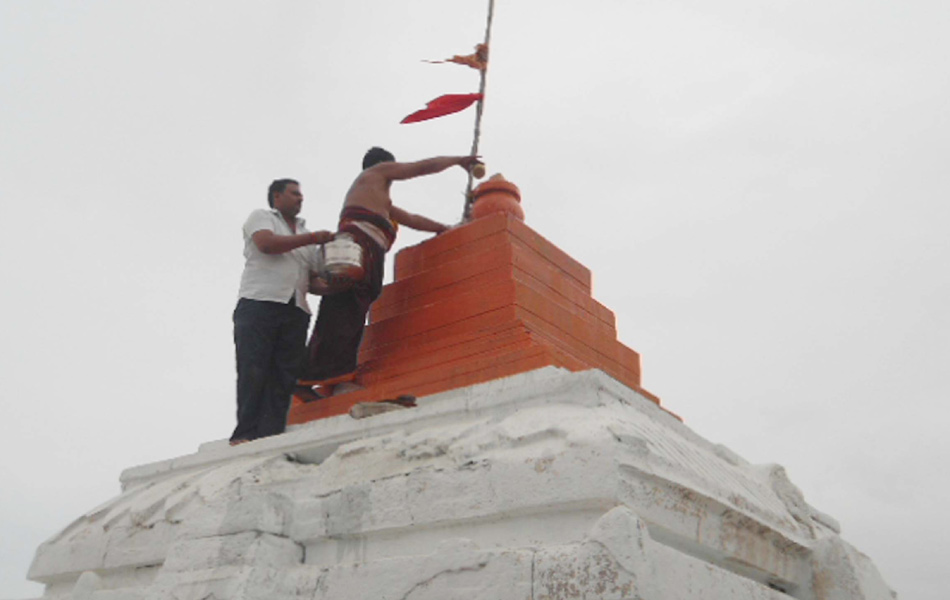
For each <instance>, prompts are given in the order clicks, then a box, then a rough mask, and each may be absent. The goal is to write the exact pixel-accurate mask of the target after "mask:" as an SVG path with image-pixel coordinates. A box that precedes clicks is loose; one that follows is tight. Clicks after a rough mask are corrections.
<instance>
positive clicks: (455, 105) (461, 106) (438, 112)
mask: <svg viewBox="0 0 950 600" xmlns="http://www.w3.org/2000/svg"><path fill="white" fill-rule="evenodd" d="M481 99H482V94H446V95H445V96H439V97H438V98H436V99H435V100H432V101H431V102H429V103H428V104H426V107H425V108H423V109H422V110H417V111H416V112H414V113H412V114H411V115H409V116H408V117H406V118H405V119H403V120H402V121H400V123H417V122H419V121H427V120H429V119H434V118H436V117H444V116H445V115H451V114H452V113H457V112H459V111H460V110H465V109H466V108H468V107H469V106H471V105H472V104H474V103H475V102H477V101H479V100H481Z"/></svg>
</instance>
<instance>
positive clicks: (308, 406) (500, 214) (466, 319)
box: [289, 180, 659, 424]
mask: <svg viewBox="0 0 950 600" xmlns="http://www.w3.org/2000/svg"><path fill="white" fill-rule="evenodd" d="M489 182H491V180H489V181H487V182H485V183H486V184H487V183H489ZM482 185H485V184H482ZM509 185H511V184H509ZM515 189H517V188H515ZM477 192H478V190H477V189H476V193H477ZM476 197H477V196H476ZM493 204H494V205H495V206H494V208H493V210H492V211H487V212H486V211H474V210H473V214H477V215H479V218H475V219H474V220H473V221H471V222H469V223H467V224H465V225H462V226H460V227H457V228H455V229H452V230H450V231H448V232H446V233H443V234H442V235H439V236H437V237H435V238H432V239H429V240H427V241H425V242H423V243H421V244H419V245H417V246H413V247H410V248H406V249H404V250H402V251H400V252H399V253H398V254H397V255H396V260H395V277H394V281H393V283H391V284H389V285H387V286H386V287H385V288H384V289H383V292H382V294H381V295H380V297H379V299H378V300H376V302H375V303H374V304H373V306H372V308H371V310H370V314H369V324H368V325H367V327H366V330H365V333H364V336H363V343H362V346H361V347H360V353H359V368H358V371H357V377H356V381H357V382H358V383H359V384H361V385H362V386H363V389H360V390H356V391H352V392H349V393H345V394H341V395H338V396H333V397H330V398H327V399H324V400H320V401H316V402H311V403H304V402H302V401H300V400H299V399H297V398H295V399H294V402H293V405H292V406H291V410H290V418H289V422H290V423H291V424H300V423H305V422H307V421H312V420H314V419H320V418H325V417H330V416H334V415H339V414H344V413H346V412H347V411H348V410H349V409H350V407H351V406H353V405H354V404H356V403H358V402H371V401H376V400H382V399H385V398H393V397H396V396H398V395H401V394H412V395H415V396H427V395H430V394H434V393H438V392H444V391H447V390H451V389H456V388H461V387H465V386H469V385H473V384H476V383H482V382H485V381H490V380H492V379H497V378H500V377H506V376H509V375H514V374H516V373H521V372H524V371H530V370H533V369H537V368H541V367H544V366H549V365H553V366H558V367H563V368H566V369H568V370H571V371H582V370H586V369H601V370H602V371H604V372H605V373H607V374H608V375H610V376H611V377H613V378H615V379H617V380H618V381H620V382H622V383H623V384H625V385H627V386H628V387H630V388H632V389H634V390H636V391H638V392H639V393H641V394H643V395H644V396H646V397H647V398H650V399H651V400H653V401H654V402H656V403H657V404H659V399H658V398H656V397H655V396H653V395H652V394H650V393H649V392H646V391H645V390H643V389H642V388H641V387H640V356H639V354H637V353H636V352H634V351H633V350H631V349H630V348H628V347H626V346H624V345H623V344H621V343H620V342H619V341H618V340H617V330H616V324H615V319H614V314H613V312H611V311H610V310H609V309H607V308H606V307H605V306H603V305H602V304H600V303H598V302H597V301H596V300H594V298H593V297H592V295H591V274H590V271H589V270H588V269H587V268H586V267H584V266H583V265H581V264H580V263H578V262H577V261H575V260H574V259H573V258H571V257H570V256H568V255H567V254H566V253H564V252H563V251H562V250H560V249H559V248H558V247H557V246H555V245H554V244H552V243H551V242H549V241H548V240H546V239H544V238H543V237H542V236H541V235H539V234H538V233H537V232H535V231H534V230H532V229H531V228H530V227H528V226H527V225H525V224H524V222H523V221H522V219H521V218H520V216H521V215H520V214H518V212H520V205H519V211H507V210H505V209H504V208H503V207H501V205H499V204H498V203H493ZM502 204H503V203H502ZM477 205H478V201H477V202H476V204H475V206H477ZM521 214H523V213H521Z"/></svg>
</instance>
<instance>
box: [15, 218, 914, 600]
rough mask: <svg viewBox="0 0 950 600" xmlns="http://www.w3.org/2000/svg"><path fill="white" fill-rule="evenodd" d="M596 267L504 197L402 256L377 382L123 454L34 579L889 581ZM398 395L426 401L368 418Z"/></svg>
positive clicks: (112, 584)
mask: <svg viewBox="0 0 950 600" xmlns="http://www.w3.org/2000/svg"><path fill="white" fill-rule="evenodd" d="M585 271H586V270H585V269H583V267H581V266H579V265H577V264H576V263H574V262H573V261H572V260H571V259H570V257H567V256H566V255H564V254H563V253H561V252H560V251H559V250H558V249H557V248H556V247H554V246H553V245H551V244H550V242H547V241H546V240H544V239H543V238H541V237H540V236H538V235H537V234H536V233H534V232H533V231H531V230H530V229H528V228H527V226H525V225H524V224H523V223H522V222H521V221H520V220H518V219H515V218H513V217H511V216H510V215H505V214H498V215H495V216H489V217H486V218H483V219H480V220H476V221H475V222H473V223H470V224H468V225H466V226H464V227H460V228H458V229H456V230H453V231H451V232H449V233H447V234H444V235H441V236H439V237H438V238H435V239H434V240H431V241H429V242H426V243H424V244H421V245H419V246H417V247H414V248H410V249H407V250H405V251H403V252H402V253H400V255H399V256H398V257H397V264H396V281H395V282H394V283H393V284H391V285H390V286H388V287H387V291H386V292H384V295H383V297H381V298H380V300H379V301H378V303H379V304H378V306H377V305H374V308H373V311H374V314H373V315H371V318H370V325H369V328H368V330H367V337H366V339H365V340H364V347H363V348H362V349H361V378H362V381H361V383H362V384H363V386H364V390H363V391H361V392H353V393H352V394H343V395H341V396H338V397H334V398H332V399H331V400H329V401H326V403H325V404H321V403H320V402H315V403H311V404H309V405H308V404H304V403H302V402H299V401H297V402H295V405H294V408H293V409H292V411H291V417H290V422H291V426H290V427H289V429H288V432H287V433H285V434H283V435H279V436H274V437H271V438H265V439H261V440H257V441H254V442H251V443H248V444H243V445H240V446H236V447H230V446H229V445H228V443H227V442H226V441H224V440H221V441H217V442H210V443H208V444H205V445H203V446H202V447H200V448H199V449H198V451H197V452H196V453H194V454H191V455H188V456H182V457H178V458H172V459H169V460H165V461H161V462H157V463H153V464H147V465H142V466H137V467H132V468H129V469H127V470H126V471H125V472H123V473H122V475H121V478H120V479H121V492H120V493H119V494H118V495H117V496H116V497H114V498H112V499H109V500H107V501H106V502H105V503H104V504H102V505H101V506H98V507H96V508H92V509H91V510H90V511H89V512H87V513H86V514H84V515H81V516H79V517H78V518H77V519H75V520H74V521H73V522H72V523H71V524H69V525H68V526H66V528H65V529H63V530H62V531H61V532H60V533H58V534H57V535H55V536H54V537H53V538H52V539H50V540H48V541H47V542H45V543H44V544H43V545H42V546H41V547H40V548H39V549H38V550H37V553H36V557H35V559H34V561H33V564H32V566H31V568H30V571H29V578H30V579H31V580H33V581H37V582H41V583H43V584H45V585H46V588H45V593H44V595H43V598H44V599H51V600H52V599H61V600H67V599H69V600H212V599H216V600H687V599H689V600H694V599H695V600H710V599H735V600H789V599H799V600H851V599H854V600H891V599H892V598H896V597H897V596H896V594H894V593H893V592H892V591H891V590H890V588H889V587H888V585H887V584H886V583H885V582H884V581H883V580H882V578H881V576H880V574H879V573H878V571H877V569H876V568H875V566H874V565H873V563H872V562H871V561H870V559H868V557H866V556H865V555H863V554H862V553H861V552H859V551H858V550H856V549H855V548H853V547H852V546H851V545H849V544H848V543H847V542H846V541H845V540H844V539H843V538H842V537H841V535H840V534H841V532H840V528H839V526H838V524H837V522H836V521H835V519H834V518H833V517H831V516H828V515H826V514H823V513H822V512H820V511H819V510H817V509H816V508H814V507H812V506H811V505H809V504H808V503H807V502H806V500H805V498H804V497H803V495H802V492H801V491H800V490H799V489H798V488H797V487H795V485H794V484H793V483H792V482H790V481H789V479H788V478H787V477H786V474H785V471H784V469H783V468H782V467H781V466H779V465H774V464H767V465H753V464H749V463H748V462H746V461H745V460H743V459H742V458H741V457H739V456H737V455H736V454H735V453H733V452H732V451H730V450H729V449H728V448H725V447H723V446H720V445H716V444H713V443H711V442H709V441H707V440H705V439H703V438H701V437H700V436H698V435H697V434H695V433H694V432H693V431H692V430H691V429H690V428H689V427H688V426H687V425H685V424H684V423H683V422H682V421H681V420H680V419H679V418H678V417H677V416H675V415H673V414H671V413H670V412H668V411H666V410H665V409H664V408H662V407H661V406H660V403H659V400H658V399H657V398H656V397H655V396H653V395H651V394H650V393H649V392H646V391H645V390H643V389H642V388H641V387H640V385H639V377H640V373H639V356H638V355H637V354H636V353H635V352H633V351H632V350H630V349H629V348H626V347H625V346H622V345H620V344H619V342H617V341H616V330H615V329H613V314H612V313H610V312H609V311H607V310H606V309H605V308H604V307H602V306H600V305H598V304H597V303H596V302H595V301H593V299H592V298H591V296H590V281H589V272H588V273H587V274H586V275H585ZM398 390H403V391H406V392H414V393H417V395H418V396H419V400H418V406H417V407H415V408H395V407H394V410H391V411H389V412H384V413H381V414H374V415H372V416H365V417H364V418H356V417H357V416H362V414H361V413H360V412H359V409H361V408H365V407H366V406H367V405H366V404H363V403H365V402H372V401H373V400H378V399H380V398H386V397H392V394H393V393H394V391H398ZM321 402H322V401H321ZM370 406H371V407H372V406H373V405H370ZM388 406H391V405H388ZM354 415H355V416H354Z"/></svg>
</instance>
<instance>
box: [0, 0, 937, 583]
mask: <svg viewBox="0 0 950 600" xmlns="http://www.w3.org/2000/svg"><path fill="white" fill-rule="evenodd" d="M485 12H486V1H485V0H473V1H463V0H358V1H352V2H345V3H344V2H317V1H310V2H305V1H302V0H300V1H270V2H251V1H248V0H227V1H224V0H215V1H212V0H202V1H200V2H194V1H192V0H189V1H183V0H163V1H161V2H158V1H151V2H145V1H136V0H99V1H97V0H88V1H83V2H80V1H78V0H71V1H53V0H0V195H2V199H3V213H4V218H3V219H2V220H0V228H2V229H0V234H2V235H0V256H2V261H0V269H2V271H0V277H2V281H3V297H2V303H3V304H2V306H3V315H4V316H3V331H2V335H0V369H2V372H0V402H2V404H0V406H2V408H0V417H2V419H0V423H2V431H3V432H4V434H3V435H2V436H0V457H2V458H0V461H2V462H0V482H2V483H0V489H2V493H0V597H4V598H25V597H31V596H36V595H39V594H40V593H41V590H42V588H41V586H39V585H37V584H32V583H28V582H26V580H25V574H26V570H27V568H28V566H29V563H30V561H31V560H32V557H33V552H34V551H35V549H36V547H37V546H38V545H39V544H40V543H41V542H42V541H44V540H45V539H47V538H49V537H51V536H52V535H53V534H55V533H56V532H57V531H58V530H59V529H61V528H62V527H64V526H65V525H67V524H68V523H69V522H70V521H71V520H73V519H74V518H76V517H77V516H79V515H80V514H82V513H83V512H84V511H86V510H88V509H89V508H91V507H93V506H95V505H98V504H100V503H101V502H103V501H105V500H107V499H109V498H111V497H112V496H114V495H116V494H117V493H118V491H119V487H118V476H119V473H120V471H121V470H122V469H124V468H126V467H129V466H133V465H138V464H142V463H146V462H152V461H157V460H161V459H165V458H169V457H172V456H177V455H181V454H186V453H191V452H193V451H194V450H195V449H196V448H197V446H198V445H199V444H200V443H202V442H205V441H209V440H214V439H221V438H225V437H227V436H228V435H229V434H230V431H231V429H232V427H233V420H234V397H233V396H234V392H233V388H234V372H233V371H234V358H233V346H232V340H231V321H230V319H231V311H232V310H233V307H234V303H235V301H236V293H237V287H238V280H239V277H240V272H241V267H242V262H243V258H242V254H241V253H242V240H241V233H240V228H241V225H242V223H243V221H244V219H245V218H246V217H247V215H248V213H249V212H250V211H251V210H253V209H255V208H258V207H261V206H263V205H264V203H265V190H266V187H267V184H268V183H269V182H270V181H271V180H272V179H274V178H278V177H294V178H297V179H299V180H300V181H301V183H302V189H303V192H304V195H305V202H304V207H303V212H302V216H304V217H306V218H307V219H308V222H309V224H310V226H311V227H312V228H320V229H323V228H332V227H333V226H334V225H335V215H336V214H337V212H338V210H339V206H340V203H341V201H342V198H343V194H344V193H345V191H346V189H347V187H348V186H349V184H350V182H351V181H352V178H353V177H354V176H355V175H356V174H357V172H358V169H359V163H360V160H361V157H362V154H363V152H364V151H365V150H366V149H367V148H368V147H370V146H372V145H382V146H385V147H387V148H389V149H390V150H392V151H393V152H394V153H395V154H396V156H397V158H400V159H407V160H408V159H419V158H425V157H428V156H431V155H437V154H463V153H466V152H467V151H468V149H469V147H470V145H471V132H472V125H473V120H474V111H473V110H471V109H470V110H469V111H467V112H465V113H460V114H458V115H454V116H450V117H445V118H443V119H438V120H435V121H429V122H425V123H419V124H413V125H400V124H399V120H400V119H401V118H402V117H403V116H405V115H407V114H409V113H410V112H413V111H415V110H417V109H419V108H422V107H423V106H424V105H425V103H426V102H427V101H429V100H431V99H432V98H434V97H436V96H438V95H440V94H443V93H465V92H474V91H477V85H478V77H477V74H476V72H475V71H471V70H468V69H466V68H463V67H458V66H454V65H430V64H425V63H423V62H421V60H422V59H439V58H445V57H448V56H451V55H452V54H456V53H468V52H470V51H471V50H472V47H473V46H474V44H475V43H477V42H478V41H480V40H481V38H482V36H483V33H484V20H485ZM947 31H950V3H947V2H946V0H836V1H834V2H828V1H818V0H794V1H793V0H771V1H762V0H715V1H710V0H613V1H611V0H585V1H583V2H581V1H577V0H575V1H572V2H569V1H561V0H497V6H496V11H495V26H494V29H493V33H492V41H493V46H492V52H493V54H492V59H493V61H492V67H491V70H490V73H489V80H488V92H487V94H488V96H487V102H486V106H485V119H484V123H483V139H482V153H483V155H484V158H485V160H486V162H487V164H488V167H489V172H497V171H500V172H502V173H504V175H505V176H506V177H508V178H509V179H511V180H512V181H514V182H515V183H517V184H518V185H519V186H520V187H521V190H522V194H523V205H524V208H525V211H526V213H527V218H526V222H527V223H528V225H530V226H531V227H532V228H534V229H535V230H537V231H538V232H539V233H541V234H542V235H543V236H545V237H546V238H548V239H550V240H551V241H553V242H554V243H555V244H557V245H558V246H560V247H561V248H562V249H564V250H565V251H567V252H568V253H569V254H571V255H572V256H574V257H575V258H576V259H578V260H579V261H580V262H582V263H583V264H585V265H586V266H587V267H589V268H590V269H591V270H592V271H593V274H594V296H595V298H597V299H598V300H599V301H600V302H601V303H603V304H605V305H606V306H608V307H609V308H610V309H612V310H613V311H614V312H615V313H616V314H617V319H618V327H619V332H620V339H621V341H623V342H624V343H625V344H626V345H628V346H630V347H631V348H633V349H635V350H637V351H638V352H640V353H641V354H642V356H643V383H644V387H646V388H647V389H648V390H650V391H651V392H653V393H655V394H657V395H659V396H660V397H661V398H662V399H663V403H664V405H665V406H666V407H667V408H669V409H670V410H672V411H674V412H676V413H677V414H679V415H681V416H682V417H683V418H684V419H685V421H686V423H687V424H688V425H689V426H690V427H692V428H693V429H695V430H696V431H697V432H699V433H700V434H701V435H703V436H705V437H707V438H708V439H710V440H712V441H713V442H717V443H722V444H724V445H726V446H728V447H730V448H732V449H733V450H735V451H736V452H738V453H739V454H740V455H742V456H743V457H745V458H746V459H748V460H750V461H752V462H754V463H772V462H776V463H779V464H782V465H784V466H785V467H786V468H787V469H788V472H789V475H790V477H791V479H792V480H793V481H794V482H795V483H796V484H797V485H798V486H799V487H801V489H802V490H803V492H804V494H805V497H806V499H807V500H808V502H810V503H811V504H812V505H814V506H815V507H817V508H818V509H819V510H822V511H824V512H827V513H829V514H831V515H832V516H834V517H835V518H837V519H838V520H839V521H840V522H841V524H842V526H843V536H844V537H845V539H846V540H848V541H849V542H851V543H853V544H854V545H855V546H857V547H858V548H859V549H860V550H862V551H863V552H865V553H867V554H868V555H869V556H870V557H871V558H872V559H873V560H874V561H875V563H876V564H877V566H878V567H879V569H880V570H881V571H882V573H883V575H884V577H885V579H886V580H887V581H888V582H889V584H890V585H891V586H892V587H894V588H895V589H896V590H897V591H898V592H899V593H900V594H901V597H903V598H907V599H911V598H913V599H923V600H937V599H940V600H943V599H944V598H946V595H947V592H946V582H945V576H944V573H945V571H946V567H945V560H946V557H947V556H950V541H948V538H947V535H946V534H947V530H948V524H947V517H946V514H947V513H946V507H947V506H948V504H950V482H948V478H947V476H946V474H945V473H946V466H945V464H943V463H945V460H946V458H947V457H948V456H950V442H948V441H947V435H946V428H947V423H948V417H950V408H948V400H950V398H948V392H950V384H948V376H947V371H948V366H947V365H948V363H950V319H948V310H947V307H948V306H950V275H948V261H950V208H948V205H947V201H948V196H950V169H948V164H950V152H948V151H950V64H948V63H950V59H948V57H950V36H948V35H947ZM464 185H465V177H464V173H463V172H462V171H461V170H458V169H456V170H453V171H450V172H446V173H444V174H440V175H438V176H434V177H431V178H427V179H426V180H419V181H413V182H407V183H402V184H399V185H398V186H396V187H395V188H394V192H393V197H394V200H395V202H396V203H397V204H398V205H401V206H403V207H405V208H407V209H409V210H411V211H414V212H419V213H422V214H425V215H427V216H430V217H432V218H435V219H438V220H442V221H446V222H453V221H456V220H458V218H459V215H460V214H461V207H462V192H463V189H464ZM400 236H401V237H400V240H399V243H398V244H397V246H399V247H402V246H406V245H410V244H415V243H418V242H419V241H421V240H422V239H424V236H422V235H417V234H414V233H412V232H404V233H401V234H400ZM391 265H392V259H391V258H390V260H389V263H388V266H387V272H388V273H391Z"/></svg>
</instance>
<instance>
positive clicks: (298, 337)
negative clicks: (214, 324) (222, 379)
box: [231, 298, 310, 441]
mask: <svg viewBox="0 0 950 600" xmlns="http://www.w3.org/2000/svg"><path fill="white" fill-rule="evenodd" d="M309 322H310V315H308V314H307V313H305V312H304V311H302V310H300V309H299V308H297V306H296V305H295V304H294V301H293V299H291V301H290V302H289V303H287V304H281V303H279V302H265V301H262V300H248V299H247V298H241V299H240V300H238V304H237V308H235V309H234V350H235V355H236V358H237V427H235V428H234V433H232V434H231V440H232V441H234V440H254V439H257V438H262V437H267V436H269V435H277V434H279V433H283V432H284V429H285V428H286V427H287V411H288V410H289V409H290V398H291V394H292V393H293V387H294V384H295V383H296V381H297V376H298V375H299V374H300V371H301V368H302V367H303V366H304V360H305V359H306V341H307V325H308V324H309Z"/></svg>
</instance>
